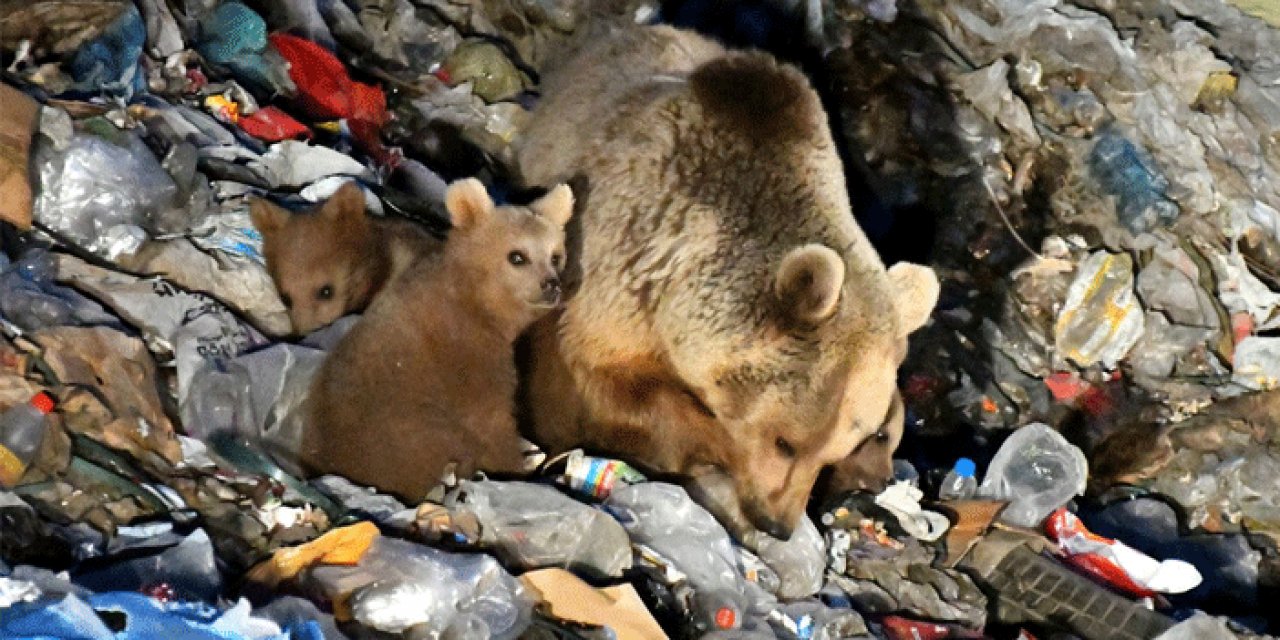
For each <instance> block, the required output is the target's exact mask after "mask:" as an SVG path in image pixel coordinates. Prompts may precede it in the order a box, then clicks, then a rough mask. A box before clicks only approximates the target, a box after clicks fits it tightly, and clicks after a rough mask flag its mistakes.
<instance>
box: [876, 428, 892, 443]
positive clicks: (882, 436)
mask: <svg viewBox="0 0 1280 640" xmlns="http://www.w3.org/2000/svg"><path fill="white" fill-rule="evenodd" d="M875 438H876V442H888V441H889V432H888V431H885V430H884V429H881V430H879V431H877V432H876V436H875Z"/></svg>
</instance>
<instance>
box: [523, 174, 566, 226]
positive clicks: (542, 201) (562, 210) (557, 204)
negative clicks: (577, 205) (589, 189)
mask: <svg viewBox="0 0 1280 640" xmlns="http://www.w3.org/2000/svg"><path fill="white" fill-rule="evenodd" d="M529 209H531V210H532V211H533V212H534V213H536V214H538V215H540V216H542V217H544V218H546V219H548V220H550V221H551V222H553V223H555V225H556V226H557V227H563V226H564V225H565V223H566V222H569V218H570V217H572V216H573V190H572V189H570V188H569V185H567V184H561V185H556V188H554V189H552V190H550V191H548V192H547V194H546V195H544V196H542V197H541V198H538V199H537V200H535V201H534V202H533V204H530V205H529Z"/></svg>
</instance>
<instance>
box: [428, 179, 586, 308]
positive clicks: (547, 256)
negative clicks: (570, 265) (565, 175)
mask: <svg viewBox="0 0 1280 640" xmlns="http://www.w3.org/2000/svg"><path fill="white" fill-rule="evenodd" d="M445 206H446V208H448V210H449V216H450V218H451V220H452V224H453V229H452V230H451V231H450V232H449V240H448V242H447V243H446V244H445V260H446V262H447V263H448V264H450V265H452V267H453V268H456V269H458V270H459V271H460V272H461V273H460V274H459V277H461V278H464V282H466V283H467V286H469V287H471V288H472V290H473V291H474V292H475V295H476V296H478V300H479V302H480V304H481V305H482V306H483V307H484V308H485V310H486V311H487V312H488V313H489V314H490V316H491V317H492V318H494V319H496V320H498V321H499V323H500V324H501V325H502V327H503V330H504V331H510V332H512V333H519V332H520V331H522V330H524V328H525V327H527V326H529V324H530V323H532V322H533V321H534V320H537V319H538V318H539V317H541V316H542V315H543V314H545V313H546V312H548V311H550V310H551V309H552V308H554V307H555V306H556V305H558V304H559V303H560V295H561V288H560V272H561V270H562V269H563V268H564V264H565V249H564V225H565V223H566V222H568V221H569V218H570V216H572V215H573V193H572V192H571V191H570V190H569V187H568V186H567V185H560V186H558V187H556V188H554V189H552V190H551V191H549V192H547V194H546V195H544V196H542V197H541V198H539V199H538V200H536V201H534V202H533V203H531V204H529V205H528V206H523V207H520V206H503V207H497V206H494V204H493V200H492V199H490V198H489V193H488V192H487V191H485V188H484V185H483V184H481V183H480V181H479V180H476V179H475V178H466V179H463V180H459V181H457V182H454V183H453V184H451V185H449V190H448V191H447V192H446V193H445Z"/></svg>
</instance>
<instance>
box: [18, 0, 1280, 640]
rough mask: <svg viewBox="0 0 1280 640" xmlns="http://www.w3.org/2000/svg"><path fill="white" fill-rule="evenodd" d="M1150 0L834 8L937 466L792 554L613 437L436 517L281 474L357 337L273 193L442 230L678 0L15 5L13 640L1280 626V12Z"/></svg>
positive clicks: (1102, 632)
mask: <svg viewBox="0 0 1280 640" xmlns="http://www.w3.org/2000/svg"><path fill="white" fill-rule="evenodd" d="M1114 4H1118V3H1090V2H1087V1H1085V0H1079V1H1077V2H1074V3H1066V2H1060V1H1058V0H1036V1H1035V2H1023V1H1021V0H986V1H982V2H980V1H978V0H964V1H961V2H948V3H934V2H919V3H916V2H906V1H905V0H904V1H902V2H898V3H894V2H892V1H890V2H882V1H879V0H877V1H876V2H833V3H824V4H822V5H820V6H821V8H822V11H823V13H822V15H810V16H808V18H809V20H808V21H807V23H808V24H809V26H810V30H809V32H808V38H809V40H810V43H811V44H812V45H813V46H814V47H816V48H818V49H820V50H821V51H822V52H823V56H824V61H825V62H824V64H825V65H826V66H827V68H828V71H827V73H826V74H824V75H825V80H826V82H828V84H829V86H820V87H819V89H820V90H822V91H823V92H824V93H825V95H826V96H827V97H829V98H830V100H829V102H830V103H831V105H834V106H835V107H836V108H835V113H834V115H835V118H836V121H837V122H838V123H839V125H840V127H839V130H838V131H837V134H838V136H839V137H840V138H841V139H842V142H843V144H845V145H846V146H847V150H848V151H849V154H848V157H849V158H850V161H851V164H852V167H851V171H854V172H860V174H861V175H863V176H864V178H865V180H866V182H867V184H866V185H865V186H866V193H865V194H864V195H865V196H866V197H865V201H866V202H867V203H868V206H867V207H865V208H864V209H862V211H861V212H860V213H861V215H864V216H865V219H864V220H863V223H864V226H866V227H867V228H868V230H869V231H870V233H871V235H873V236H876V235H879V236H880V237H879V239H880V240H881V241H883V242H884V243H885V244H886V245H887V246H892V245H893V243H894V242H896V241H898V240H900V239H901V234H902V233H903V229H904V228H911V227H912V226H913V225H914V223H915V222H916V221H913V220H912V219H911V215H912V213H911V212H912V211H919V210H927V211H929V212H931V213H930V215H931V216H936V227H937V234H936V238H935V239H934V240H933V242H932V246H931V247H927V248H925V250H928V251H929V252H930V258H931V260H932V262H933V264H935V265H936V266H937V267H938V269H939V273H940V275H942V276H943V280H944V297H943V301H942V303H941V304H940V307H939V310H938V311H937V313H935V318H934V321H933V323H932V325H931V327H929V328H928V329H927V331H926V333H925V334H922V335H921V337H920V338H918V339H913V341H912V353H911V355H910V357H909V358H908V361H907V364H906V365H905V366H904V368H903V382H902V388H903V392H904V396H905V397H906V400H907V403H908V405H909V408H910V411H911V417H910V418H909V420H908V424H907V431H908V433H907V439H906V441H905V443H904V446H903V448H902V450H901V451H900V457H901V458H902V460H899V464H898V465H897V466H896V470H897V472H896V478H895V482H894V483H893V484H891V485H890V486H889V488H888V489H886V490H885V491H884V492H882V493H880V494H878V495H874V496H872V495H866V494H849V495H843V496H836V497H833V499H832V500H830V501H828V503H827V504H823V505H815V509H814V510H813V511H812V517H811V518H806V519H805V520H804V521H803V522H802V523H801V526H800V527H799V528H798V529H797V531H796V533H795V534H794V535H793V536H792V537H791V538H790V539H789V540H786V541H782V540H776V539H772V538H769V537H768V536H765V535H763V534H761V535H760V536H758V537H756V538H754V539H745V540H735V539H733V538H732V537H731V536H730V535H729V533H727V532H726V530H725V529H724V528H723V527H722V526H721V525H720V523H718V522H717V521H716V520H715V518H714V517H712V516H711V515H710V514H709V513H708V512H707V511H706V510H704V509H703V508H702V507H701V506H699V505H698V504H697V502H696V501H695V500H693V499H692V498H691V497H690V495H689V494H687V493H686V492H685V490H684V489H683V488H681V487H679V486H677V485H673V484H668V483H665V482H662V481H659V480H656V479H654V480H651V479H646V478H645V477H644V476H643V475H642V474H640V473H639V472H637V471H636V470H634V469H632V468H630V467H629V466H627V464H626V462H625V461H619V460H606V459H600V458H593V457H590V456H588V455H585V454H583V453H581V452H573V453H571V454H569V455H568V456H567V457H566V458H564V459H556V460H550V461H547V462H546V463H545V464H544V465H542V467H541V469H540V471H539V472H538V473H535V474H533V475H532V476H530V477H529V478H527V479H526V481H496V480H491V479H486V478H483V477H477V478H471V477H466V478H453V479H451V480H450V481H449V482H446V483H444V484H442V485H441V486H440V487H439V488H438V489H437V491H435V492H433V494H432V496H431V498H430V499H429V500H427V501H426V502H424V503H423V504H420V505H405V504H402V503H401V502H399V501H398V500H396V499H395V498H393V497H391V496H387V495H380V494H377V493H374V492H372V491H370V490H368V489H365V488H363V487H359V486H356V485H354V484H352V483H351V482H349V481H347V480H345V479H343V478H340V477H336V476H325V477H321V478H317V479H312V480H304V479H303V477H302V475H301V473H300V472H299V470H298V469H295V468H292V467H291V466H290V464H289V463H288V462H287V460H286V459H285V457H284V456H279V455H275V454H278V453H281V452H289V451H296V450H297V446H298V438H299V434H300V430H299V423H298V421H299V419H300V411H299V409H300V407H301V405H302V402H303V400H304V399H305V396H306V393H307V389H308V385H309V381H310V379H311V376H312V375H313V374H314V373H315V371H316V369H317V368H318V366H319V363H320V362H322V360H323V358H324V355H325V352H326V351H327V350H328V349H329V348H331V347H332V346H333V345H334V344H335V342H336V340H337V339H338V338H339V337H341V335H342V334H343V332H344V331H345V330H346V329H347V328H349V327H350V326H351V324H352V322H353V321H354V317H347V318H344V319H342V320H340V321H339V322H337V323H334V324H333V325H330V326H329V327H326V328H324V329H321V330H319V331H317V332H315V333H312V334H311V335H308V336H305V337H304V338H302V339H300V340H294V339H292V337H291V336H290V333H291V326H290V321H289V317H288V313H287V310H286V307H285V305H284V303H283V301H282V299H281V297H280V295H279V294H278V293H277V292H276V290H275V288H274V285H273V284H272V282H271V277H270V276H269V274H268V273H267V271H266V269H265V264H264V258H263V255H262V237H261V235H260V234H259V233H258V231H257V230H256V229H255V228H254V226H253V224H252V222H251V219H250V214H249V205H248V199H249V198H250V197H254V196H263V195H268V196H269V197H270V198H271V199H272V200H274V201H275V202H277V203H279V204H281V205H282V206H285V207H289V208H301V207H304V206H307V205H309V204H311V203H317V202H321V201H324V200H326V199H327V198H328V197H330V196H331V195H333V194H334V193H336V192H337V191H338V190H339V189H340V188H341V187H342V186H343V185H345V184H348V183H350V182H352V181H355V182H356V183H358V184H359V185H360V187H361V189H362V190H363V194H364V197H365V200H366V204H367V207H368V209H369V210H370V211H371V212H372V213H373V214H374V215H379V216H386V217H393V218H402V219H407V220H410V221H412V222H415V223H417V224H420V225H421V226H423V228H424V229H426V230H428V231H429V232H430V233H432V234H434V235H437V236H439V235H443V234H444V232H445V230H446V229H447V228H448V218H447V216H446V214H445V213H443V203H442V200H443V195H444V188H445V185H446V184H447V183H448V182H449V181H451V180H453V179H456V178H460V177H466V176H473V175H478V176H480V177H481V178H482V179H483V180H484V182H485V183H486V184H487V186H488V187H489V188H490V191H492V192H493V193H495V194H496V195H498V196H499V197H501V196H502V194H503V192H504V189H505V188H506V187H508V186H509V185H507V183H506V177H507V173H508V169H509V164H510V160H511V159H510V154H509V152H508V144H509V143H510V142H511V141H512V140H513V139H514V137H515V136H516V135H518V132H519V130H520V127H521V124H522V122H523V121H524V118H526V117H527V114H528V112H529V109H530V108H531V106H532V105H533V104H534V103H535V102H536V98H537V94H536V89H537V82H538V73H537V69H538V68H539V67H540V66H541V65H542V64H543V63H544V62H545V61H546V60H547V59H548V58H549V57H551V56H552V55H554V52H555V50H556V48H557V47H558V46H561V45H562V44H563V43H564V42H565V41H566V40H568V39H570V38H572V37H573V36H574V34H575V33H583V32H585V31H587V30H589V29H591V28H594V26H595V25H598V24H602V23H608V22H609V21H617V20H629V21H641V22H643V21H652V20H657V19H661V18H662V17H663V14H662V10H661V9H662V8H661V7H659V6H658V5H657V4H656V3H645V2H620V1H619V2H610V3H578V2H572V1H565V0H537V1H533V2H451V1H450V2H446V1H444V0H426V1H414V2H409V1H407V0H376V1H367V2H340V1H336V0H319V1H309V0H298V1H296V2H280V3H269V2H251V1H246V2H241V1H239V0H221V1H219V0H199V1H197V0H181V1H173V2H162V1H160V0H136V1H131V0H89V1H86V0H34V1H32V2H26V3H17V2H5V1H4V0H0V67H3V74H2V75H3V79H4V82H3V83H0V220H2V221H3V226H0V239H3V241H4V246H5V251H4V253H3V254H2V255H0V329H2V333H3V335H4V339H3V340H0V410H3V413H0V485H2V486H3V489H0V522H3V524H0V559H2V561H0V636H4V637H30V636H33V635H39V636H41V637H77V638H86V637H87V638H116V637H168V636H169V635H182V636H183V637H209V638H294V639H300V638H308V639H310V638H342V637H352V638H356V637H387V636H388V635H389V636H391V637H397V636H398V637H412V638H428V637H452V638H485V637H498V638H514V637H552V638H578V637H589V638H595V637H601V638H603V637H622V638H662V637H735V638H752V637H760V638H890V639H894V640H897V639H905V638H982V637H1006V636H1007V637H1013V636H1015V635H1018V636H1019V637H1037V636H1033V635H1032V634H1037V635H1040V634H1043V635H1042V636H1041V637H1049V635H1048V634H1050V633H1067V634H1071V635H1073V636H1075V637H1080V638H1112V637H1124V638H1154V637H1161V638H1166V639H1176V638H1216V637H1222V638H1233V637H1252V636H1253V635H1256V634H1263V633H1267V632H1270V631H1272V630H1273V629H1274V628H1275V624H1276V621H1275V614H1274V613H1272V612H1269V611H1266V610H1265V609H1264V608H1263V607H1262V606H1260V603H1262V602H1265V600H1266V597H1267V596H1268V595H1269V594H1270V593H1272V592H1271V591H1269V590H1270V589H1273V588H1274V586H1275V585H1276V584H1277V577H1278V575H1277V574H1276V572H1275V570H1274V567H1277V566H1278V565H1277V564H1276V560H1275V558H1276V557H1277V549H1276V541H1277V536H1280V502H1278V500H1280V497H1277V496H1280V459H1277V457H1276V453H1275V452H1274V451H1273V450H1272V448H1271V446H1270V445H1271V442H1272V432H1273V431H1274V428H1273V420H1272V419H1271V418H1270V417H1269V416H1270V415H1272V413H1273V412H1272V411H1271V410H1270V409H1271V407H1270V404H1269V403H1270V402H1271V401H1272V399H1273V398H1275V397H1277V396H1275V391H1274V390H1273V389H1274V388H1275V387H1276V386H1277V384H1278V383H1277V381H1278V380H1280V369H1278V368H1277V367H1280V364H1277V362H1278V361H1277V358H1276V357H1274V356H1275V354H1277V353H1280V347H1278V346H1277V345H1280V343H1277V342H1276V340H1277V338H1276V337H1275V336H1274V335H1272V334H1271V332H1272V331H1273V330H1274V329H1275V328H1276V326H1278V323H1280V321H1278V320H1277V313H1276V309H1277V307H1280V293H1278V292H1277V291H1280V255H1278V254H1277V253H1276V251H1278V250H1280V249H1277V247H1280V244H1277V243H1280V213H1278V211H1280V182H1277V181H1276V180H1275V174H1276V172H1277V170H1278V168H1280V155H1277V153H1276V145H1275V142H1276V139H1275V138H1276V134H1277V132H1278V131H1280V89H1277V85H1276V78H1277V74H1278V73H1280V57H1277V56H1280V54H1278V53H1276V51H1280V48H1277V47H1276V45H1277V44H1280V30H1278V29H1274V28H1271V27H1268V26H1266V23H1264V22H1262V20H1261V19H1259V18H1256V17H1252V16H1250V15H1248V14H1245V13H1243V12H1241V11H1240V10H1237V9H1235V8H1233V7H1231V6H1229V5H1223V4H1221V3H1218V2H1211V1H1210V0H1167V1H1165V2H1156V1H1153V2H1145V3H1131V5H1126V6H1123V7H1119V6H1113V5H1114ZM1261 15H1263V17H1266V14H1261ZM885 212H889V213H891V214H893V215H895V216H897V221H896V222H894V221H893V220H892V219H890V221H889V222H887V223H886V222H884V221H885V220H886V218H883V217H881V218H877V217H876V216H877V215H879V214H882V213H885ZM877 230H879V232H877ZM910 235H911V236H912V238H913V240H914V241H915V242H920V241H921V239H922V238H921V234H920V233H919V232H918V229H915V230H914V231H913V232H912V233H911V234H910ZM1273 289H1274V290H1273ZM1015 428H1016V430H1014V429H1015ZM960 455H966V456H967V457H966V458H960V459H959V460H957V458H958V457H959V456H960ZM1054 637H1063V636H1054Z"/></svg>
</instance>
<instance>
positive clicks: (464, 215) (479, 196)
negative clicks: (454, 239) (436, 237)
mask: <svg viewBox="0 0 1280 640" xmlns="http://www.w3.org/2000/svg"><path fill="white" fill-rule="evenodd" d="M444 206H445V209H448V211H449V217H450V218H451V219H452V222H453V226H454V228H455V229H466V228H468V227H474V226H476V224H478V223H479V222H480V221H481V220H484V219H485V218H486V217H488V216H489V214H490V213H491V212H492V211H493V199H492V198H490V197H489V192H488V191H486V190H485V188H484V183H482V182H480V181H479V180H476V179H475V178H463V179H462V180H457V181H455V182H454V183H453V184H451V185H449V189H448V190H447V191H445V192H444Z"/></svg>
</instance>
